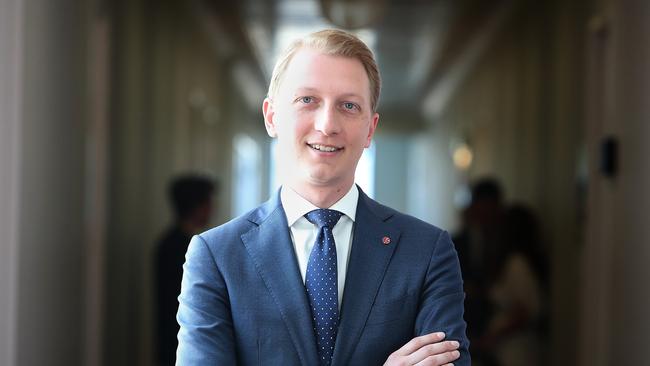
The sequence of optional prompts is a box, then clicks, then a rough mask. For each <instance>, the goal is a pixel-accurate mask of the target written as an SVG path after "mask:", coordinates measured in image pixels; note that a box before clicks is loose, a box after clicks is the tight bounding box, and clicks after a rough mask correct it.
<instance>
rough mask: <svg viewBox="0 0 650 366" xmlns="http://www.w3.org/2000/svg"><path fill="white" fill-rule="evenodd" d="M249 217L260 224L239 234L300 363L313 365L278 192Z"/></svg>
mask: <svg viewBox="0 0 650 366" xmlns="http://www.w3.org/2000/svg"><path fill="white" fill-rule="evenodd" d="M249 220H250V221H252V222H255V223H257V224H258V225H259V226H257V227H256V228H254V229H252V230H250V231H249V232H247V233H245V234H244V235H242V237H241V238H242V241H243V242H244V245H245V246H246V250H247V251H248V253H249V255H250V256H251V257H252V259H253V262H254V263H255V267H256V269H257V271H258V272H259V274H260V276H261V277H262V279H263V281H264V284H265V285H266V287H267V289H268V290H269V292H270V293H271V296H272V297H273V299H274V300H275V302H276V303H277V305H278V307H279V309H280V312H281V313H282V319H283V320H284V322H285V324H286V326H287V330H288V331H289V334H290V336H291V339H292V341H293V344H294V346H295V348H296V350H297V351H298V355H299V357H300V360H301V363H302V364H304V365H316V364H317V363H318V354H317V351H316V338H315V335H314V331H313V325H312V319H311V318H312V316H311V311H310V308H309V302H308V300H307V294H306V292H305V286H304V284H303V282H302V277H301V275H300V271H299V269H298V263H297V261H296V256H295V254H294V249H293V245H292V241H291V237H290V234H289V226H288V224H287V218H286V214H285V213H284V210H283V209H282V205H281V204H280V198H279V193H278V194H276V196H275V197H274V198H273V199H271V200H270V201H269V202H267V203H266V204H265V205H264V206H262V208H260V209H259V210H257V211H256V212H255V213H254V214H253V215H251V216H250V217H249ZM260 326H264V325H263V324H260Z"/></svg>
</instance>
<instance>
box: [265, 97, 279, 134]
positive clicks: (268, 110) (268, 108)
mask: <svg viewBox="0 0 650 366" xmlns="http://www.w3.org/2000/svg"><path fill="white" fill-rule="evenodd" d="M262 114H263V115H264V127H266V133H267V134H268V135H269V136H271V137H273V138H275V137H277V136H278V133H277V131H276V129H275V109H274V108H273V101H272V100H271V99H269V98H264V103H262Z"/></svg>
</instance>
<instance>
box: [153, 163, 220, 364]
mask: <svg viewBox="0 0 650 366" xmlns="http://www.w3.org/2000/svg"><path fill="white" fill-rule="evenodd" d="M217 188H218V186H217V187H215V183H213V182H212V181H211V180H210V179H208V178H205V177H201V176H198V175H183V176H180V177H178V178H175V179H174V180H173V181H172V183H171V184H170V186H169V192H168V193H169V201H170V203H171V206H172V208H173V210H174V222H173V223H172V225H171V226H170V227H169V228H168V229H167V230H166V231H165V233H164V234H163V236H162V237H161V238H160V240H159V241H158V243H157V244H156V252H155V259H154V260H155V263H154V268H155V286H156V303H155V307H156V309H155V311H156V336H157V355H158V363H157V365H173V364H174V361H175V359H176V347H177V345H178V341H177V340H176V336H177V334H178V323H177V322H176V311H177V310H178V300H177V297H178V293H179V292H180V290H181V278H182V277H183V262H184V261H185V253H186V252H187V245H188V243H189V242H190V239H191V238H192V236H193V235H195V234H197V233H200V232H201V231H203V230H205V228H206V227H207V225H208V223H209V222H210V216H211V215H212V197H213V195H214V193H215V190H217Z"/></svg>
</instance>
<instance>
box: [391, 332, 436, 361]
mask: <svg viewBox="0 0 650 366" xmlns="http://www.w3.org/2000/svg"><path fill="white" fill-rule="evenodd" d="M443 339H445V333H443V332H436V333H429V334H425V335H423V336H419V337H415V338H413V339H411V340H410V341H408V343H406V344H405V345H404V346H402V348H400V349H398V350H397V351H395V354H397V355H399V356H408V355H410V354H411V353H413V352H415V351H417V350H419V349H420V348H422V347H423V346H426V345H427V344H431V343H436V342H440V341H442V340H443Z"/></svg>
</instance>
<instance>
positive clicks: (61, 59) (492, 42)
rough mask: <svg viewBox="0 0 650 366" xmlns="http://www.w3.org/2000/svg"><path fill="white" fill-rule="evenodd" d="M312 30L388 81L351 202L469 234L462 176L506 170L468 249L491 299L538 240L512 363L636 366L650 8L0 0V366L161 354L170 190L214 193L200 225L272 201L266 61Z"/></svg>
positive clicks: (626, 2)
mask: <svg viewBox="0 0 650 366" xmlns="http://www.w3.org/2000/svg"><path fill="white" fill-rule="evenodd" d="M325 27H336V28H343V29H350V30H355V32H356V34H357V35H358V36H359V37H360V38H362V39H363V40H364V41H365V42H367V43H368V44H369V45H370V46H371V48H372V49H373V51H374V52H375V53H376V55H377V59H378V63H379V66H380V68H381V73H382V78H383V82H384V84H383V88H382V94H381V99H380V102H379V113H380V116H381V118H380V122H379V127H378V130H377V134H376V138H375V140H374V143H373V145H372V146H371V148H370V149H368V150H367V151H366V153H365V155H364V157H363V159H362V162H361V164H360V165H359V168H358V170H357V182H358V183H359V184H360V185H361V186H362V187H363V189H364V190H365V191H366V192H368V193H369V194H370V195H371V196H372V197H373V198H375V199H377V200H378V201H380V202H382V203H385V204H387V205H389V206H391V207H394V208H396V209H399V210H401V211H403V212H406V213H409V214H411V215H413V216H416V217H418V218H420V219H422V220H425V221H427V222H430V223H433V224H435V225H438V226H440V227H443V228H446V229H447V230H449V231H450V232H452V233H453V232H456V233H459V235H460V234H462V233H463V229H464V228H467V227H466V226H465V225H466V224H467V223H468V220H469V222H470V223H474V224H475V223H476V222H477V221H480V220H478V219H476V218H477V217H479V216H480V215H481V214H480V212H481V210H482V209H481V208H479V209H477V208H475V207H474V208H470V207H471V206H472V200H471V198H472V194H471V193H472V191H474V193H475V194H474V201H473V203H476V189H474V190H473V188H476V185H475V184H474V183H476V182H478V181H480V180H481V179H482V178H485V177H493V178H494V179H495V181H498V183H499V184H500V188H499V189H500V190H499V192H500V193H499V199H500V200H501V201H502V205H503V207H502V208H499V209H498V210H497V211H499V210H501V211H499V212H501V214H500V215H503V216H502V220H503V224H502V225H504V226H503V228H505V229H504V232H501V233H499V235H501V236H500V238H502V239H503V238H506V239H503V240H501V239H499V240H500V241H499V243H502V245H503V248H501V249H503V252H500V253H498V254H495V255H494V257H491V256H490V254H489V253H488V252H489V251H490V250H496V248H495V247H494V246H489V245H488V244H486V243H489V240H487V239H485V238H486V237H487V236H488V235H487V234H485V233H482V234H481V240H482V243H484V244H481V245H483V246H484V247H483V249H486V248H487V251H483V252H480V253H481V254H479V255H477V256H478V257H479V262H482V263H481V266H483V265H484V266H486V268H494V270H493V271H492V272H489V271H490V270H487V269H486V270H485V271H486V272H479V273H488V272H489V273H491V274H492V275H493V277H494V281H493V282H492V286H490V289H489V290H488V291H487V292H489V293H490V294H489V295H486V296H487V298H488V300H486V301H488V302H490V301H492V302H494V303H493V304H492V305H490V306H497V305H499V304H502V303H503V302H504V301H501V300H503V299H504V295H503V294H504V293H506V292H507V291H506V290H504V289H507V288H508V285H507V284H508V283H509V282H508V281H507V280H506V279H507V278H508V276H514V277H518V278H521V276H520V275H518V274H513V273H522V272H517V270H514V269H513V271H512V272H510V271H509V269H508V268H515V267H516V266H517V265H516V263H517V260H518V259H517V258H518V257H516V256H513V255H511V254H513V253H516V251H514V250H513V251H509V250H511V249H513V248H515V247H516V246H517V243H520V242H523V241H528V242H533V241H534V242H535V243H536V245H537V246H538V247H539V248H542V249H539V250H538V252H539V253H541V252H543V254H540V255H539V256H537V257H535V258H541V257H544V260H543V261H544V262H545V263H544V264H543V265H542V264H539V263H535V260H531V261H530V262H529V264H530V267H531V268H532V269H531V270H530V271H528V270H524V272H526V273H529V272H530V273H533V275H531V276H530V278H532V279H531V280H530V281H529V283H535V284H534V285H529V286H528V288H527V290H526V291H524V293H526V294H531V293H532V294H533V295H525V296H524V297H526V298H527V299H528V300H530V299H531V298H533V297H534V298H535V299H537V301H532V300H530V301H529V303H527V306H528V308H527V311H528V316H529V318H527V319H533V318H534V321H535V322H536V328H535V329H539V330H540V332H539V334H538V336H539V337H537V339H536V341H535V342H536V347H538V348H536V349H537V350H536V351H535V352H532V351H531V352H529V353H528V354H527V355H525V356H524V357H531V358H534V360H533V359H530V360H528V361H527V363H525V364H527V365H535V364H540V365H572V364H578V365H585V366H586V365H614V364H623V365H648V364H650V348H648V347H646V343H647V333H648V332H650V314H649V313H648V312H647V310H646V309H648V308H650V291H647V290H646V289H645V285H643V283H646V282H647V281H650V266H648V265H647V261H648V259H650V245H649V244H650V225H648V224H647V216H646V215H647V213H648V212H650V193H649V192H648V191H647V187H650V144H649V143H648V142H649V141H650V104H649V103H648V102H647V101H648V98H649V97H650V66H649V65H650V3H647V2H640V1H632V0H578V1H573V2H563V1H559V0H551V1H545V2H539V1H532V0H498V1H492V2H485V1H478V0H460V1H451V0H430V1H426V0H409V1H397V0H376V1H362V0H356V1H352V0H347V1H346V0H320V1H318V0H273V1H256V0H244V1H239V2H235V1H220V0H190V1H180V0H161V1H150V0H130V1H126V0H115V1H107V0H58V1H47V0H0V365H7V366H15V365H21V366H22V365H29V366H31V365H106V366H109V365H155V364H157V363H156V359H157V356H156V355H157V349H156V348H157V345H156V334H155V333H156V324H155V323H156V311H155V296H156V293H155V288H154V283H155V264H154V254H155V251H156V241H157V240H158V239H159V238H160V235H161V233H162V232H163V231H164V230H165V228H166V227H168V226H169V225H170V224H171V223H172V221H173V219H174V217H173V216H174V214H173V213H172V209H171V207H170V206H169V202H168V197H167V194H168V189H169V184H170V182H171V181H172V180H173V179H174V178H176V177H177V176H179V175H182V174H187V173H193V174H200V175H202V176H206V177H210V178H211V179H214V180H215V181H218V182H219V186H218V195H217V196H216V197H215V199H214V201H213V202H212V203H213V208H214V215H212V219H211V222H210V224H209V226H214V225H218V224H220V223H223V222H226V221H228V220H229V219H230V218H232V217H235V216H237V215H240V214H242V213H244V212H246V211H247V210H249V209H250V208H252V207H254V206H256V205H257V204H259V203H260V202H262V201H264V200H266V199H267V197H268V196H269V195H270V194H271V193H272V192H274V191H275V190H276V189H277V187H278V183H277V182H278V177H277V174H276V173H274V165H273V159H272V156H273V144H272V142H271V140H270V139H269V138H268V136H267V135H266V132H265V130H264V128H263V120H262V115H261V104H262V100H263V98H264V96H265V94H266V88H267V85H268V79H269V77H270V74H271V68H272V66H273V63H274V61H275V57H276V56H275V55H276V54H277V53H278V52H279V51H280V50H281V49H282V48H284V47H285V46H286V45H287V44H288V42H289V41H291V40H292V39H294V38H296V37H298V36H301V35H305V34H307V33H309V32H312V31H315V30H318V29H321V28H325ZM278 174H281V172H280V173H278ZM489 190H490V189H488V191H489ZM513 204H514V206H513ZM477 212H478V213H477ZM490 212H495V211H490ZM488 216H489V218H492V219H494V218H495V217H496V214H494V215H493V214H489V215H488ZM469 226H471V225H469ZM475 226H479V225H475ZM492 227H494V225H492ZM520 227H530V228H531V229H530V230H524V231H523V232H522V231H521V230H520V231H515V230H506V229H516V228H520ZM533 228H534V229H533ZM471 230H474V229H470V230H469V231H471ZM533 230H534V231H535V233H536V235H535V236H534V239H531V237H533V235H532V231H533ZM469 231H468V232H469ZM472 232H476V231H472ZM471 235H474V234H471ZM471 235H470V236H471ZM458 237H460V236H458ZM508 240H510V241H512V242H509V241H508ZM459 242H460V241H459ZM470 242H472V240H469V239H468V241H467V243H470ZM515 242H516V243H515ZM503 243H505V244H503ZM457 244H458V243H457ZM459 245H460V244H459ZM471 246H472V244H468V247H471ZM506 247H507V248H506ZM536 248H537V247H536ZM506 249H507V250H506ZM468 251H469V252H472V250H471V249H468ZM459 252H461V255H462V254H463V253H462V249H460V247H459ZM506 254H507V255H506ZM520 254H521V253H520ZM470 256H471V255H470ZM467 258H469V256H468V257H467ZM531 258H532V257H531ZM462 259H463V258H461V260H462ZM468 260H469V259H468ZM470 262H471V260H470ZM465 266H466V267H464V268H463V272H464V273H465V276H466V277H467V276H468V275H467V274H466V270H469V269H470V266H471V264H467V265H465ZM477 268H478V267H477ZM481 268H482V267H481ZM482 270H483V269H481V271H482ZM466 279H467V278H466ZM470 282H471V281H470ZM535 286H537V287H535ZM531 287H535V288H534V289H533V290H531ZM466 291H468V289H467V288H466ZM469 292H471V291H469ZM520 293H521V292H519V293H518V295H517V296H520V295H519V294H520ZM520 297H521V296H520ZM494 298H497V299H498V300H499V301H495V300H494ZM471 299H472V298H471V297H470V300H471ZM479 300H485V299H480V298H479ZM478 303H480V301H479V302H478ZM495 303H496V304H497V305H495ZM477 308H478V309H479V312H478V315H477V316H478V317H479V318H480V317H481V316H483V317H488V308H489V306H483V305H480V306H478V307H477ZM483 309H484V310H485V312H482V310H483ZM492 315H494V316H493V317H491V318H490V319H491V320H492V321H493V322H494V319H496V318H498V317H499V316H502V315H503V313H499V312H498V311H495V312H494V314H492ZM485 322H486V323H489V322H490V321H489V320H485ZM478 324H479V321H477V323H474V324H473V323H472V322H471V321H470V322H469V329H470V331H471V330H472V327H476V328H475V329H477V331H478V329H479V328H480V326H479V325H478ZM537 326H538V327H537ZM485 327H486V328H489V326H487V325H486V326H485ZM500 331H501V329H500ZM496 333H498V332H496V331H495V332H489V331H486V333H483V334H489V336H486V337H482V338H480V336H479V338H476V339H480V340H478V341H475V340H474V339H473V342H474V343H473V344H472V348H470V351H472V352H474V347H476V349H477V350H479V351H480V352H482V351H481V350H487V353H489V354H491V352H493V351H494V350H495V349H496V348H497V347H498V346H496V345H494V344H493V343H495V342H497V341H496V340H497V338H496V337H497V336H496V335H495V334H496ZM499 334H501V333H499ZM497 343H498V342H497ZM521 347H523V346H521ZM522 349H524V348H518V350H520V351H521V350H522ZM532 355H534V356H532ZM488 358H489V357H488ZM477 360H478V359H477ZM489 362H491V361H485V363H482V364H481V365H490V363H489ZM477 364H478V361H477Z"/></svg>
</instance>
